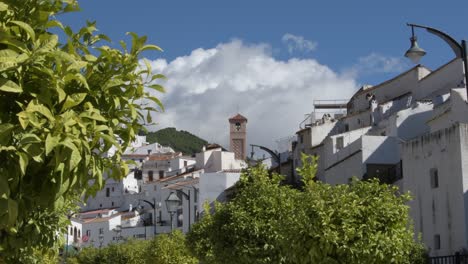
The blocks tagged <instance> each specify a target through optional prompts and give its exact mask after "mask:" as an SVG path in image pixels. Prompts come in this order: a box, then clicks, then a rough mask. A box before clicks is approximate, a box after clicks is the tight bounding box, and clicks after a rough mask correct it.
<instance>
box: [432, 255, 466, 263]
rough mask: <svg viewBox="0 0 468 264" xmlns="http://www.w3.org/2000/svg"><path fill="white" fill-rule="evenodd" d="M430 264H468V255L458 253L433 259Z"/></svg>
mask: <svg viewBox="0 0 468 264" xmlns="http://www.w3.org/2000/svg"><path fill="white" fill-rule="evenodd" d="M428 264H468V255H461V254H459V253H457V254H455V255H451V256H441V257H431V258H429V261H428Z"/></svg>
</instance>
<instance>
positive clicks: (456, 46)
mask: <svg viewBox="0 0 468 264" xmlns="http://www.w3.org/2000/svg"><path fill="white" fill-rule="evenodd" d="M406 25H408V26H410V27H417V28H424V29H426V30H427V32H429V33H431V34H434V35H436V36H438V37H439V38H441V39H443V40H444V41H445V42H446V43H447V44H448V45H449V46H450V48H452V50H453V52H454V53H455V56H456V57H457V58H463V47H462V45H460V43H458V42H457V41H456V40H455V39H453V38H452V37H451V36H449V35H448V34H446V33H444V32H442V31H440V30H438V29H435V28H432V27H427V26H423V25H417V24H411V23H406Z"/></svg>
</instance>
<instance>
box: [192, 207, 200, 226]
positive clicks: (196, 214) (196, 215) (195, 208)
mask: <svg viewBox="0 0 468 264" xmlns="http://www.w3.org/2000/svg"><path fill="white" fill-rule="evenodd" d="M193 212H195V219H194V220H195V222H197V221H198V216H199V214H198V206H196V205H195V206H194V207H193Z"/></svg>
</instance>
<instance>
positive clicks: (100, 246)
mask: <svg viewBox="0 0 468 264" xmlns="http://www.w3.org/2000/svg"><path fill="white" fill-rule="evenodd" d="M103 243H104V234H102V233H101V234H99V249H101V248H102V244H103Z"/></svg>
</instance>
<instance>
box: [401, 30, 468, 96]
mask: <svg viewBox="0 0 468 264" xmlns="http://www.w3.org/2000/svg"><path fill="white" fill-rule="evenodd" d="M406 25H408V26H409V27H411V33H412V35H411V38H410V41H411V47H410V48H409V50H408V51H406V53H405V57H408V58H410V59H411V60H412V61H413V62H415V63H417V62H418V61H419V59H421V57H422V56H424V55H426V52H425V51H424V50H423V49H421V48H420V47H419V46H418V43H417V42H416V40H417V38H416V36H415V35H414V28H424V29H426V30H427V32H429V33H431V34H434V35H436V36H438V37H439V38H441V39H443V40H444V41H445V42H446V43H447V44H449V46H450V47H451V48H452V50H453V52H454V53H455V56H456V57H457V58H461V59H462V60H463V69H464V72H465V88H466V94H467V98H468V61H467V58H466V56H467V55H468V54H467V48H466V41H465V40H462V41H461V42H460V43H458V42H457V41H456V40H455V39H453V38H452V37H451V36H449V35H447V34H446V33H444V32H442V31H440V30H438V29H435V28H431V27H427V26H422V25H416V24H410V23H406Z"/></svg>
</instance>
